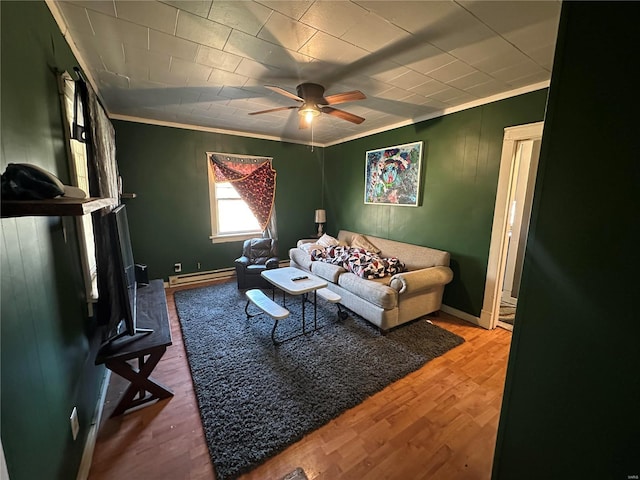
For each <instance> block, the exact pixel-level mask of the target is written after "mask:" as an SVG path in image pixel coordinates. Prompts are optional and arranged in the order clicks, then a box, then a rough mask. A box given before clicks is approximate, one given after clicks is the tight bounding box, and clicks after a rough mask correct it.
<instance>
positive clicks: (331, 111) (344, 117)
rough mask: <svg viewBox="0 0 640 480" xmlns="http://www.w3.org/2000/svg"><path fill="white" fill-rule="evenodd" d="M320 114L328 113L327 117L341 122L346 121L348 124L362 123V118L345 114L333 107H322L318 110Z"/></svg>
mask: <svg viewBox="0 0 640 480" xmlns="http://www.w3.org/2000/svg"><path fill="white" fill-rule="evenodd" d="M320 110H321V111H322V113H328V114H329V115H333V116H334V117H338V118H341V119H342V120H346V121H348V122H352V123H357V124H360V123H362V122H364V118H362V117H359V116H357V115H354V114H353V113H349V112H345V111H344V110H338V109H337V108H333V107H322V108H321V109H320Z"/></svg>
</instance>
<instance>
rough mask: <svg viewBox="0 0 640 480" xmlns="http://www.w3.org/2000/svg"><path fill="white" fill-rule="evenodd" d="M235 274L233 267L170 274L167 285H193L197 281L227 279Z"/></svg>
mask: <svg viewBox="0 0 640 480" xmlns="http://www.w3.org/2000/svg"><path fill="white" fill-rule="evenodd" d="M235 276H236V269H235V268H220V269H218V270H208V271H206V272H194V273H185V274H184V275H172V276H170V277H169V286H170V287H177V286H182V285H195V284H197V283H203V282H210V281H211V280H220V279H229V278H233V277H235Z"/></svg>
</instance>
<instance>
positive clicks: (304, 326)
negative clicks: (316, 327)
mask: <svg viewBox="0 0 640 480" xmlns="http://www.w3.org/2000/svg"><path fill="white" fill-rule="evenodd" d="M300 298H301V299H302V333H304V334H306V333H307V328H306V324H305V319H304V304H305V303H307V294H306V293H303V294H302V295H300Z"/></svg>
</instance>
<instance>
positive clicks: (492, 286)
mask: <svg viewBox="0 0 640 480" xmlns="http://www.w3.org/2000/svg"><path fill="white" fill-rule="evenodd" d="M542 127H543V122H538V123H533V124H529V125H521V126H518V127H509V128H505V134H504V140H503V143H502V156H501V160H500V173H499V176H498V191H497V194H496V206H495V211H494V216H493V228H492V231H491V246H490V248H489V263H488V265H487V280H486V284H485V296H484V301H483V306H482V313H481V323H482V324H484V325H486V326H488V327H489V328H495V327H498V326H500V327H503V328H506V329H508V330H512V329H513V324H514V321H515V316H516V311H517V303H518V291H519V289H520V276H521V273H522V263H523V259H524V249H525V245H526V241H527V235H528V232H529V220H530V217H531V204H532V202H533V192H534V186H535V177H536V172H537V170H538V158H539V155H540V144H541V139H542Z"/></svg>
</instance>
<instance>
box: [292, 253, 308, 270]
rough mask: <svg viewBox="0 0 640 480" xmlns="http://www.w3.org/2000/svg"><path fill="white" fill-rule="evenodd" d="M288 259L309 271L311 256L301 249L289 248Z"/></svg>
mask: <svg viewBox="0 0 640 480" xmlns="http://www.w3.org/2000/svg"><path fill="white" fill-rule="evenodd" d="M289 259H290V260H291V261H293V262H295V263H297V264H298V265H300V266H301V267H302V268H304V269H305V270H307V271H311V255H309V254H308V253H307V252H305V251H304V250H302V249H301V248H291V249H290V250H289Z"/></svg>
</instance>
